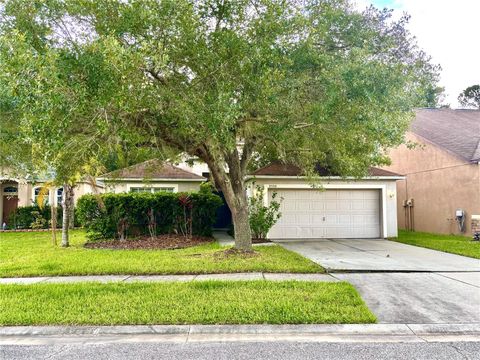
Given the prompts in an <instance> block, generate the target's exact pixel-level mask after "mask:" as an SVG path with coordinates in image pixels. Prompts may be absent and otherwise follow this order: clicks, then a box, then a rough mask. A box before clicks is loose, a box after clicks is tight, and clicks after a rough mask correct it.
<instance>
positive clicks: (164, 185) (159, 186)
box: [127, 183, 178, 193]
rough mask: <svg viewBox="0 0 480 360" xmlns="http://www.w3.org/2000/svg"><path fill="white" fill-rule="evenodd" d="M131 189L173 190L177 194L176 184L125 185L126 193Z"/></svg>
mask: <svg viewBox="0 0 480 360" xmlns="http://www.w3.org/2000/svg"><path fill="white" fill-rule="evenodd" d="M132 188H149V189H150V188H153V189H162V188H169V189H173V192H174V193H176V192H178V184H173V183H161V184H127V192H130V189H132Z"/></svg>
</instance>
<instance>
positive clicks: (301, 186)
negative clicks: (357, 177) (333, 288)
mask: <svg viewBox="0 0 480 360" xmlns="http://www.w3.org/2000/svg"><path fill="white" fill-rule="evenodd" d="M290 178H291V177H290ZM272 185H273V186H272ZM265 188H266V189H267V191H269V190H270V189H271V190H272V191H273V190H276V189H305V190H315V188H312V186H311V185H309V184H266V185H265ZM322 188H324V189H352V190H361V189H378V190H381V197H382V232H383V233H382V236H383V238H386V237H387V234H388V232H387V230H388V229H387V186H386V185H385V184H324V185H322ZM267 198H268V196H267Z"/></svg>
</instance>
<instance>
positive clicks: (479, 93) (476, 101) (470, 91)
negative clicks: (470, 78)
mask: <svg viewBox="0 0 480 360" xmlns="http://www.w3.org/2000/svg"><path fill="white" fill-rule="evenodd" d="M458 102H459V103H460V104H461V105H462V106H465V107H473V108H476V109H479V110H480V85H472V86H469V87H467V88H466V89H465V90H463V91H462V92H461V93H460V95H458Z"/></svg>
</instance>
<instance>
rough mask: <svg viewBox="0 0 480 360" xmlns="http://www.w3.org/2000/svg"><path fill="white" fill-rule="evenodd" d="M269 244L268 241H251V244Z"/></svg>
mask: <svg viewBox="0 0 480 360" xmlns="http://www.w3.org/2000/svg"><path fill="white" fill-rule="evenodd" d="M266 243H271V241H270V240H268V239H252V244H266Z"/></svg>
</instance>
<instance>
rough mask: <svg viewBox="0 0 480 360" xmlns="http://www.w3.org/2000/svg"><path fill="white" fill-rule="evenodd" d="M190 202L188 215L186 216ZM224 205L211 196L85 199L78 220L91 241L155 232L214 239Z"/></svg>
mask: <svg viewBox="0 0 480 360" xmlns="http://www.w3.org/2000/svg"><path fill="white" fill-rule="evenodd" d="M186 198H188V201H189V205H188V213H186V212H185V210H186V209H185V206H186V204H185V200H186ZM221 204H222V200H221V199H220V197H219V196H217V195H214V194H208V193H168V192H158V193H154V194H150V193H122V194H102V195H84V196H82V197H81V198H80V199H79V200H78V202H77V218H78V220H79V221H80V223H81V224H82V225H83V226H84V227H85V228H86V230H87V233H88V236H89V238H90V239H112V238H117V239H118V238H125V237H126V236H128V235H133V236H135V235H150V236H152V234H151V232H152V230H153V229H154V231H155V232H156V234H169V233H173V232H178V233H182V234H184V233H186V232H188V233H191V234H193V235H202V236H210V235H211V234H212V224H213V223H214V222H215V216H216V211H217V208H218V207H219V206H220V205H221ZM152 224H154V226H152ZM186 226H187V227H186ZM186 230H188V231H186Z"/></svg>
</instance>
